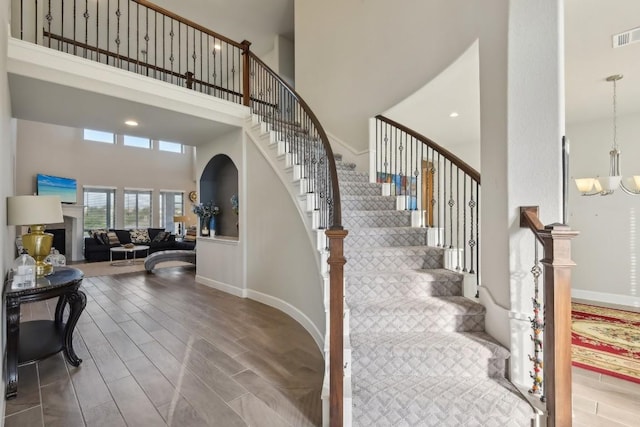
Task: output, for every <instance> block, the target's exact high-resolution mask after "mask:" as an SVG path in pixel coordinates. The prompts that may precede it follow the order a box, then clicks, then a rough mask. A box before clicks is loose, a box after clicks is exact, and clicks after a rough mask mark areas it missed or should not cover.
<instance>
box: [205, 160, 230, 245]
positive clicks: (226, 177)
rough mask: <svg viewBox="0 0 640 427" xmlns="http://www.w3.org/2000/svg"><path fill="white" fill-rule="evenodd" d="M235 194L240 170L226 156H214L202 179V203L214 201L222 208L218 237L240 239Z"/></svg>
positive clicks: (218, 221) (219, 216)
mask: <svg viewBox="0 0 640 427" xmlns="http://www.w3.org/2000/svg"><path fill="white" fill-rule="evenodd" d="M234 194H236V195H237V194H238V168H237V167H236V165H235V163H233V160H231V158H229V156H227V155H226V154H218V155H215V156H213V158H212V159H211V160H209V163H207V166H206V167H205V168H204V170H203V171H202V176H201V177H200V202H201V203H208V202H210V201H213V202H214V203H215V204H216V205H218V206H219V207H220V212H221V213H220V215H218V216H217V217H216V222H217V233H216V235H220V236H228V237H238V227H237V223H238V216H237V215H236V214H235V213H234V212H233V208H232V207H231V197H232V196H233V195H234Z"/></svg>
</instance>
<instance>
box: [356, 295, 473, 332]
mask: <svg viewBox="0 0 640 427" xmlns="http://www.w3.org/2000/svg"><path fill="white" fill-rule="evenodd" d="M349 308H350V313H351V317H350V328H351V331H352V332H351V333H358V332H370V333H381V332H382V333H384V332H409V331H414V332H428V331H430V332H481V331H483V330H484V314H485V308H484V306H482V305H480V304H478V303H477V302H474V301H472V300H470V299H468V298H465V297H460V296H453V297H427V298H411V297H404V298H394V299H388V298H381V297H372V298H371V299H369V300H366V301H350V302H349Z"/></svg>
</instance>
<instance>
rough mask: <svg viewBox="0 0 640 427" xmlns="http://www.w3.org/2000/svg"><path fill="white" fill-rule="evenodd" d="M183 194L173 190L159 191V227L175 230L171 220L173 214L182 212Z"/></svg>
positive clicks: (173, 231)
mask: <svg viewBox="0 0 640 427" xmlns="http://www.w3.org/2000/svg"><path fill="white" fill-rule="evenodd" d="M183 201H184V194H183V193H178V192H173V191H161V192H160V227H164V229H165V230H167V231H171V232H172V233H175V232H177V231H178V230H176V225H175V224H174V222H173V217H174V216H175V215H182V214H184V210H183V209H184V202H183Z"/></svg>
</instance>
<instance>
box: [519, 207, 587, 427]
mask: <svg viewBox="0 0 640 427" xmlns="http://www.w3.org/2000/svg"><path fill="white" fill-rule="evenodd" d="M537 210H538V208H537V207H535V206H526V207H521V208H520V226H521V227H522V228H528V229H530V230H531V231H532V232H533V233H534V235H535V236H536V239H537V240H538V241H540V242H541V243H542V246H543V251H544V252H543V258H542V260H541V261H540V262H541V263H542V265H543V267H544V273H543V277H544V313H545V318H544V348H543V352H544V356H543V357H544V365H543V366H544V369H543V375H544V379H543V384H544V397H545V402H546V405H547V413H548V424H547V425H548V426H549V427H571V423H572V414H571V268H572V267H573V266H574V265H575V264H574V263H573V261H571V239H573V238H574V237H575V236H577V235H578V232H577V231H573V230H571V228H570V227H569V226H567V225H564V224H550V225H547V226H542V223H541V222H540V219H539V218H538V212H537Z"/></svg>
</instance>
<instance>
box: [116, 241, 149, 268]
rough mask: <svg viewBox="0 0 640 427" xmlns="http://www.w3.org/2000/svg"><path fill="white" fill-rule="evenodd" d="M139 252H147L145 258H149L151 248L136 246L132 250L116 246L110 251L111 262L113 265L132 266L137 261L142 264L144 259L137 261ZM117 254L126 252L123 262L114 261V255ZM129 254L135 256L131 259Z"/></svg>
mask: <svg viewBox="0 0 640 427" xmlns="http://www.w3.org/2000/svg"><path fill="white" fill-rule="evenodd" d="M137 251H146V252H147V254H146V255H145V257H147V256H149V246H146V245H134V246H133V247H131V248H125V247H124V246H114V247H113V248H111V249H110V250H109V261H111V265H116V266H118V265H132V264H135V262H136V261H139V262H142V259H138V260H136V252H137ZM117 252H124V259H123V260H117V261H114V260H113V254H114V253H117ZM128 254H133V255H132V257H131V258H129V255H128Z"/></svg>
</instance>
